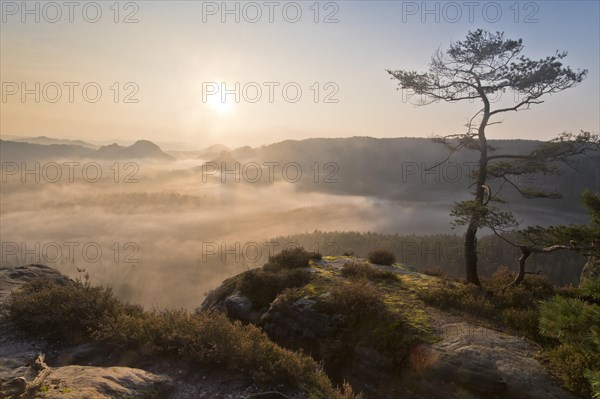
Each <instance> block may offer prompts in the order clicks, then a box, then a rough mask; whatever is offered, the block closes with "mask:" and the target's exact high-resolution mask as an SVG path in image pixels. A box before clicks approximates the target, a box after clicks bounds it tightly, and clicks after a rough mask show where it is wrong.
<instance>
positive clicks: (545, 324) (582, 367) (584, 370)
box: [539, 278, 600, 398]
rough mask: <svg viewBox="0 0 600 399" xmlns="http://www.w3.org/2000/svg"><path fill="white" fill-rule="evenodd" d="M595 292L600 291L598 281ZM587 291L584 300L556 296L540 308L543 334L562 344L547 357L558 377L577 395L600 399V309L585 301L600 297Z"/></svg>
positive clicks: (550, 350) (547, 352) (550, 348)
mask: <svg viewBox="0 0 600 399" xmlns="http://www.w3.org/2000/svg"><path fill="white" fill-rule="evenodd" d="M596 280H597V281H596V285H595V288H596V289H597V287H598V282H599V281H598V280H600V278H597V279H596ZM593 289H594V287H592V288H589V287H584V288H583V289H582V290H581V292H580V296H581V297H577V298H570V297H565V296H561V295H559V296H556V297H554V298H553V299H552V300H550V301H548V302H545V303H543V304H542V305H541V307H540V323H539V328H540V333H541V334H542V335H543V336H545V337H549V338H554V339H556V340H557V341H558V342H559V344H558V345H555V346H552V347H549V348H547V351H546V355H547V358H548V359H549V361H550V364H551V367H552V368H553V370H554V371H555V372H556V374H557V375H558V376H559V377H560V378H561V379H562V380H563V381H565V384H566V385H567V386H568V387H569V388H570V389H572V390H573V391H575V392H579V393H581V394H584V395H586V396H587V395H590V394H591V395H592V396H593V397H594V398H600V305H598V302H597V301H596V302H589V301H586V300H583V299H582V298H590V297H592V298H593V297H594V295H597V294H598V291H596V292H590V291H591V290H593Z"/></svg>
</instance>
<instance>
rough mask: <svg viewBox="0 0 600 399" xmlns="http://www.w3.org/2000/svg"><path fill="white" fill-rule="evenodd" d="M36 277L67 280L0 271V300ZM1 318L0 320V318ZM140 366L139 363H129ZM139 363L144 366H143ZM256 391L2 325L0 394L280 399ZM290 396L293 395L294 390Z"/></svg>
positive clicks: (203, 373) (51, 273) (46, 273)
mask: <svg viewBox="0 0 600 399" xmlns="http://www.w3.org/2000/svg"><path fill="white" fill-rule="evenodd" d="M36 279H47V280H53V281H55V282H57V283H59V284H66V283H67V282H68V281H69V279H68V278H67V277H65V276H64V275H62V274H60V273H59V272H58V271H56V270H54V269H52V268H50V267H47V266H43V265H25V266H18V267H10V268H2V269H0V303H2V302H4V301H6V300H7V299H8V296H9V294H10V292H11V291H12V290H15V289H18V287H19V286H21V285H22V284H24V283H26V282H28V281H31V280H36ZM0 321H1V320H0ZM132 364H140V365H141V366H140V367H132V366H131V365H132ZM142 366H143V367H142ZM285 397H287V396H282V395H279V394H277V393H275V392H272V393H270V392H264V390H263V391H262V392H261V389H259V388H258V387H256V386H255V385H254V384H253V383H252V382H251V381H250V380H249V379H248V378H245V377H244V376H240V375H236V374H233V373H228V372H226V371H222V370H214V369H213V370H209V369H207V370H184V369H180V368H179V367H178V365H176V364H169V363H167V362H165V363H162V362H155V363H154V364H148V362H147V361H144V359H143V356H140V354H136V353H128V352H121V351H119V350H115V351H107V350H106V348H103V347H99V346H97V345H95V344H90V343H86V344H81V345H67V346H65V345H58V344H57V345H48V344H45V343H42V342H36V341H33V340H28V339H24V338H23V337H19V336H16V335H15V334H14V332H12V331H11V330H9V329H8V326H7V325H5V324H4V323H2V334H1V336H0V398H44V399H84V398H85V399H88V398H89V399H116V398H118V399H125V398H128V399H161V398H165V399H166V398H181V399H197V398H207V399H208V398H228V399H246V398H266V399H268V398H285ZM290 397H302V396H295V395H293V394H291V395H290Z"/></svg>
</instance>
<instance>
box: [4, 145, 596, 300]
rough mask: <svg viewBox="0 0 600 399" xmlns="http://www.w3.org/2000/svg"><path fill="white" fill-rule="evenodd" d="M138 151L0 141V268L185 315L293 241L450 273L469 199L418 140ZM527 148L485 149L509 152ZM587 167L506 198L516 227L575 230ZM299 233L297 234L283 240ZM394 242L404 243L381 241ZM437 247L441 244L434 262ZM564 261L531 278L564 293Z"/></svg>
mask: <svg viewBox="0 0 600 399" xmlns="http://www.w3.org/2000/svg"><path fill="white" fill-rule="evenodd" d="M142 144H143V147H144V148H143V150H145V151H147V152H144V151H142V152H139V153H138V154H137V156H138V157H137V158H126V159H123V158H122V157H120V156H118V154H119V153H122V152H123V151H124V150H123V149H125V153H126V154H127V153H132V150H131V149H130V147H136V146H138V147H139V144H133V145H131V146H129V147H128V146H118V147H115V146H106V147H105V148H104V149H102V148H101V149H98V148H92V149H90V148H88V147H84V146H81V145H79V143H78V144H54V143H46V144H30V143H24V142H13V141H4V142H3V143H2V147H1V148H2V154H1V155H2V159H3V164H2V166H3V169H2V179H3V182H2V186H3V190H2V194H1V196H0V201H1V207H2V226H1V227H0V233H1V235H2V245H3V255H2V264H3V265H18V264H24V263H43V264H51V265H53V266H56V267H57V268H58V269H59V270H61V271H62V272H64V273H66V274H67V275H70V276H73V277H76V276H80V275H81V273H80V272H78V269H79V270H81V269H85V272H87V273H89V274H90V276H91V278H92V279H93V281H97V282H99V283H105V284H109V285H111V286H113V287H114V289H115V292H116V293H117V294H119V295H120V296H122V297H123V298H124V299H127V300H131V301H134V302H139V303H143V304H144V305H146V306H156V307H187V308H194V307H195V306H197V305H198V301H199V298H201V295H202V294H203V293H205V292H207V291H209V290H211V289H214V288H215V287H216V286H217V285H218V284H219V283H220V282H221V281H223V280H224V279H225V278H228V277H231V276H233V275H235V274H237V273H239V272H242V271H244V270H247V269H248V268H254V267H259V266H261V265H262V263H264V262H265V261H266V260H267V258H268V256H269V255H272V254H273V253H276V252H280V251H281V250H282V249H283V248H285V247H286V246H289V245H294V244H296V245H298V246H305V247H307V248H311V247H314V248H316V249H318V250H320V251H322V252H323V254H326V255H341V254H342V252H344V251H345V250H349V249H352V248H354V250H355V251H357V254H358V253H362V255H363V256H364V255H366V253H367V252H368V249H369V247H371V248H374V247H382V246H383V247H390V249H393V250H394V252H396V253H397V256H398V258H399V259H403V256H404V258H405V261H406V264H408V265H410V266H413V267H417V268H420V269H422V268H427V267H429V268H440V269H442V270H445V271H446V272H447V273H448V274H450V275H453V276H457V277H460V276H462V274H463V271H462V267H461V266H460V265H462V257H461V256H462V255H461V254H460V253H461V252H462V251H461V248H462V244H460V238H459V237H460V231H457V230H452V226H451V224H450V222H451V221H452V219H451V217H450V216H449V209H450V208H451V207H452V205H453V203H454V202H455V201H458V200H461V199H464V198H466V197H467V196H468V186H469V184H470V183H471V182H470V181H469V180H470V177H469V173H470V170H472V168H473V166H472V165H473V158H472V157H470V154H468V153H466V154H462V153H461V154H456V156H454V157H453V158H452V160H451V161H452V162H453V163H452V164H450V166H444V168H438V169H437V170H431V171H428V170H425V169H426V168H428V167H430V166H432V165H435V163H436V162H439V160H441V159H444V158H445V157H446V156H447V152H446V150H445V149H444V147H443V146H441V145H439V144H435V143H432V142H431V141H430V140H428V139H414V138H398V139H373V138H367V137H354V138H347V139H308V140H302V141H284V142H280V143H274V144H272V145H268V146H263V147H259V148H251V147H241V148H238V149H233V150H231V151H227V150H225V149H224V148H226V147H224V146H221V147H217V148H212V149H208V151H198V152H197V153H181V152H177V151H174V152H173V153H172V155H169V154H168V152H163V151H162V150H160V148H159V147H158V146H156V145H154V144H152V143H149V142H142ZM535 144H536V143H535V142H532V141H518V140H507V141H500V142H498V143H494V145H497V146H499V147H500V146H501V147H502V148H503V150H506V151H522V152H526V151H528V150H530V148H531V147H532V146H533V145H535ZM108 150H111V152H110V153H109V152H108ZM67 153H68V154H69V155H70V157H69V158H64V157H65V154H67ZM91 153H93V154H94V156H93V157H91V155H90V154H91ZM198 153H200V154H201V156H198V155H197V154H198ZM76 154H78V157H76V156H75V155H76ZM115 154H116V155H115ZM17 159H21V160H24V161H17ZM69 162H71V163H69ZM236 165H237V166H236ZM597 165H598V157H597V155H596V156H595V158H589V157H580V162H579V163H578V170H572V169H569V168H564V169H565V172H564V174H563V175H559V176H552V177H548V178H543V179H540V180H539V181H534V182H533V183H535V184H537V185H539V186H541V187H544V188H558V189H559V190H560V191H561V192H564V193H565V194H566V195H565V198H564V199H558V200H523V199H519V198H518V197H517V196H514V195H509V196H507V199H509V200H511V201H512V204H511V206H512V207H513V209H514V210H515V213H516V214H517V215H518V216H519V217H520V218H522V221H523V224H524V225H535V224H545V225H548V224H561V223H574V222H581V223H585V220H586V218H587V214H586V212H585V210H584V209H583V208H581V206H580V205H579V199H578V196H577V194H576V193H579V192H581V191H582V190H583V189H584V188H586V187H588V188H593V187H594V182H595V181H597V180H598V173H599V171H598V167H597ZM58 167H60V171H59V169H58ZM36 168H37V169H36ZM259 168H260V170H259ZM28 171H29V172H28ZM507 192H508V191H507ZM23 221H27V223H24V222H23ZM314 231H322V232H357V233H368V232H376V233H378V235H376V236H372V237H371V239H369V240H366V239H365V240H363V241H362V244H358V242H357V240H352V239H351V238H350V237H349V236H347V235H344V234H342V233H339V234H333V235H332V236H331V237H329V238H328V239H323V237H318V236H313V234H312V233H313V232H314ZM298 233H309V234H307V235H305V236H303V237H302V239H299V240H294V239H290V238H289V237H293V236H294V235H295V234H298ZM487 233H488V234H489V233H490V232H489V231H488V232H487ZM397 234H399V235H401V236H403V237H404V238H403V239H394V238H393V237H394V235H397ZM440 234H442V235H445V236H444V237H446V238H443V239H441V240H440V239H434V238H433V237H431V238H430V239H429V241H427V242H428V244H426V245H425V244H419V245H418V251H427V248H429V251H433V252H434V253H436V254H437V255H436V256H433V257H432V256H429V259H428V258H427V256H425V258H424V259H417V258H416V257H415V256H414V252H415V249H414V248H413V247H412V246H411V245H412V244H404V245H405V246H404V248H403V247H402V242H405V243H406V242H409V243H410V242H412V243H416V242H417V241H418V242H421V238H419V237H420V236H433V235H440ZM484 234H485V233H484ZM411 235H417V237H415V238H414V239H411V238H410V236H411ZM452 235H453V236H452ZM373 237H375V238H373ZM447 237H452V238H447ZM359 241H360V240H359ZM394 241H395V242H394ZM74 243H75V244H74ZM448 243H451V244H448ZM407 245H408V246H407ZM440 245H442V249H444V248H445V247H443V246H444V245H454V247H452V248H448V252H447V253H445V255H444V252H442V249H440V248H439V246H440ZM436 246H438V249H432V248H436ZM403 249H404V251H403ZM99 251H100V252H99ZM457 251H458V252H457ZM496 251H500V253H502V254H504V256H503V257H500V258H499V259H493V262H490V267H489V268H486V267H485V266H482V267H483V269H482V273H485V274H491V273H492V272H493V271H494V269H492V266H491V264H494V265H495V266H494V267H497V263H498V261H501V262H502V263H505V264H507V265H508V266H511V267H515V266H516V259H517V257H518V254H517V253H516V252H515V251H511V250H510V248H506V247H502V249H498V250H496ZM403 252H405V253H406V254H405V255H403ZM440 254H441V255H440ZM450 254H452V255H450ZM457 256H458V257H457ZM494 256H495V257H497V256H498V255H494ZM565 256H566V258H569V256H568V255H565ZM565 256H562V257H553V258H552V260H551V263H552V265H551V266H547V267H543V268H541V269H544V272H545V273H547V274H548V273H549V274H550V275H551V277H552V278H553V280H555V281H557V282H559V283H562V284H572V283H575V282H576V281H577V278H578V277H577V276H578V275H579V273H580V270H581V267H582V265H583V263H582V259H583V258H578V257H577V256H576V255H571V257H570V258H569V259H570V260H565V259H564V258H565ZM542 259H543V257H542ZM90 260H91V262H90Z"/></svg>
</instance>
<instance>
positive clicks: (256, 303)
mask: <svg viewBox="0 0 600 399" xmlns="http://www.w3.org/2000/svg"><path fill="white" fill-rule="evenodd" d="M310 277H311V274H310V272H309V271H307V270H302V269H291V270H290V269H279V270H278V271H269V270H265V268H263V269H255V270H250V271H248V272H246V273H244V274H242V275H241V276H240V279H239V280H238V283H237V288H238V289H239V290H240V293H241V294H242V295H244V296H245V297H247V298H249V299H250V300H251V301H252V305H253V307H254V308H255V309H260V308H263V307H267V306H269V304H270V303H271V302H273V300H274V299H275V298H276V297H277V295H278V294H280V293H281V292H283V290H285V289H286V288H293V287H301V286H303V285H305V284H306V283H308V282H309V281H310Z"/></svg>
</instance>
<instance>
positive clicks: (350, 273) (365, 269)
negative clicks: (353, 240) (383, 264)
mask: <svg viewBox="0 0 600 399" xmlns="http://www.w3.org/2000/svg"><path fill="white" fill-rule="evenodd" d="M342 276H344V277H347V278H353V279H367V280H380V279H387V280H396V274H395V273H392V272H389V271H385V270H380V269H378V268H376V267H374V266H372V265H370V264H368V263H356V262H348V263H345V264H344V266H343V267H342Z"/></svg>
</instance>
